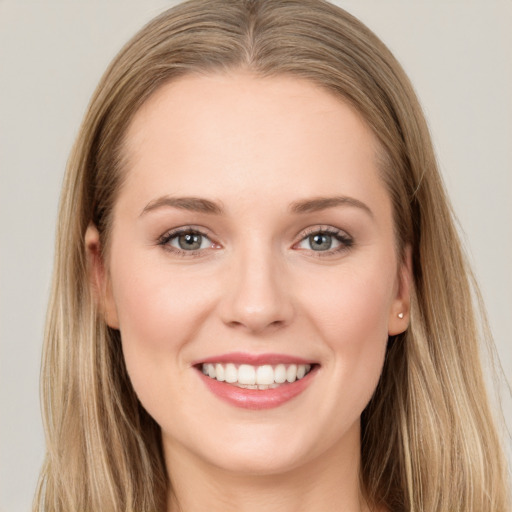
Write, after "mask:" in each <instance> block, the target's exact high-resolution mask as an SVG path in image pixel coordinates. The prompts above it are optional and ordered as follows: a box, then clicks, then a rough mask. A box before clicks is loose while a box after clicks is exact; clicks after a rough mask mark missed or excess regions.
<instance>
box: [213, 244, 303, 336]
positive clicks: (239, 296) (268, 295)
mask: <svg viewBox="0 0 512 512" xmlns="http://www.w3.org/2000/svg"><path fill="white" fill-rule="evenodd" d="M276 253H277V251H276V250H275V249H274V248H273V247H272V244H271V243H270V242H269V241H268V240H267V241H266V242H264V241H260V242H258V241H257V240H254V239H253V240H251V241H249V242H248V243H245V244H244V245H243V246H240V247H238V248H237V249H235V250H234V251H233V259H232V261H231V268H230V271H229V273H230V285H229V290H227V294H226V297H225V303H224V307H223V317H224V318H223V320H224V322H225V323H227V324H229V325H231V326H239V327H240V326H244V327H245V328H246V329H248V330H250V331H253V332H261V331H263V330H265V329H267V328H276V327H279V326H284V325H286V324H287V323H289V321H290V320H291V318H292V316H293V307H292V303H291V301H290V297H289V295H288V294H287V290H286V275H285V273H284V272H283V265H282V263H281V261H280V258H279V255H278V254H276Z"/></svg>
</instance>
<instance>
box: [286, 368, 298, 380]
mask: <svg viewBox="0 0 512 512" xmlns="http://www.w3.org/2000/svg"><path fill="white" fill-rule="evenodd" d="M286 380H287V381H288V382H295V381H296V380H297V365H296V364H291V365H290V366H288V369H287V370H286Z"/></svg>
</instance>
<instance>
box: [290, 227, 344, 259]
mask: <svg viewBox="0 0 512 512" xmlns="http://www.w3.org/2000/svg"><path fill="white" fill-rule="evenodd" d="M312 235H329V236H332V237H333V238H334V239H336V240H337V241H338V242H339V243H340V245H339V247H335V248H334V249H328V250H327V251H313V250H312V249H310V250H309V251H310V253H311V255H312V256H314V257H317V258H324V257H329V256H333V255H335V254H339V253H342V252H344V251H348V250H349V249H350V248H351V247H352V246H353V245H354V239H353V238H352V237H351V236H349V235H348V234H347V233H346V232H345V231H341V230H340V229H336V228H333V227H331V226H316V227H313V228H308V229H306V231H305V232H304V233H302V234H301V239H300V240H299V241H298V242H297V243H295V244H294V247H295V246H296V245H298V244H300V243H301V242H302V241H303V240H306V239H307V238H309V237H310V236H312Z"/></svg>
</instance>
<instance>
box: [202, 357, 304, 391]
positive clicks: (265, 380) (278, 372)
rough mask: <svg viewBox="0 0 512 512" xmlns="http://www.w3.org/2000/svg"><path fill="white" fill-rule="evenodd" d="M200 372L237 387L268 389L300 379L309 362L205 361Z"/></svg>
mask: <svg viewBox="0 0 512 512" xmlns="http://www.w3.org/2000/svg"><path fill="white" fill-rule="evenodd" d="M201 369H202V372H203V373H204V374H205V375H207V376H208V377H210V378H212V379H216V380H218V381H220V382H224V381H225V382H227V383H229V384H235V385H236V386H238V387H241V388H246V389H269V388H276V387H278V386H279V385H280V384H284V383H285V382H289V383H291V382H295V381H296V380H299V379H302V378H303V377H304V376H305V375H307V374H308V373H309V372H310V370H311V365H310V364H299V365H297V364H290V365H288V366H286V365H284V364H278V365H276V366H271V365H269V364H264V365H262V366H252V365H250V364H241V365H240V366H238V368H237V366H236V365H235V364H233V363H227V364H222V363H216V364H212V363H205V364H203V365H202V368H201Z"/></svg>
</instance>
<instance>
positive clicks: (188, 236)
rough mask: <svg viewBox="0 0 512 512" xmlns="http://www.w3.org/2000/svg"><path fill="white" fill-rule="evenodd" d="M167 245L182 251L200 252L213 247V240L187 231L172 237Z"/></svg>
mask: <svg viewBox="0 0 512 512" xmlns="http://www.w3.org/2000/svg"><path fill="white" fill-rule="evenodd" d="M167 243H168V244H169V245H170V246H171V247H175V248H176V249H181V250H182V251H198V250H200V249H207V248H208V247H211V246H212V242H211V240H210V239H209V238H208V237H207V236H205V235H202V234H201V233H196V232H194V231H186V232H183V233H179V234H176V235H174V236H172V237H170V238H169V239H168V241H167Z"/></svg>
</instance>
